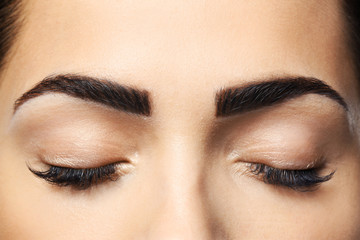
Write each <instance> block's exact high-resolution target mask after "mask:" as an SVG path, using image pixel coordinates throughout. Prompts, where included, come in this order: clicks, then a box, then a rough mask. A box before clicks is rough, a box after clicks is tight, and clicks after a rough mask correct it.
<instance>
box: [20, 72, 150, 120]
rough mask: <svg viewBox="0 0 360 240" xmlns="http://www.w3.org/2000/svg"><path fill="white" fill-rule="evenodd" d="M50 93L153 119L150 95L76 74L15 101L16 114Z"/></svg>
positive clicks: (48, 82) (51, 79)
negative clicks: (22, 107)
mask: <svg viewBox="0 0 360 240" xmlns="http://www.w3.org/2000/svg"><path fill="white" fill-rule="evenodd" d="M47 93H62V94H66V95H69V96H71V97H75V98H80V99H82V100H85V101H92V102H96V103H100V104H103V105H106V106H109V107H112V108H114V109H116V110H120V111H124V112H128V113H133V114H136V115H143V116H150V115H151V108H150V98H149V93H148V92H147V91H145V90H138V89H135V88H132V87H128V86H123V85H120V84H118V83H116V82H112V81H108V80H101V79H97V78H93V77H89V76H83V75H74V74H65V75H56V76H50V77H47V78H45V79H44V80H42V81H41V82H40V83H38V84H37V85H36V86H35V87H33V88H32V89H31V90H29V91H27V92H25V93H24V94H23V95H22V96H21V97H20V98H19V99H17V100H16V102H15V105H14V112H16V110H17V109H18V108H19V107H20V106H21V105H23V104H24V103H25V102H26V101H28V100H30V99H32V98H35V97H38V96H41V95H44V94H47Z"/></svg>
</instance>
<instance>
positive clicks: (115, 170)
mask: <svg viewBox="0 0 360 240" xmlns="http://www.w3.org/2000/svg"><path fill="white" fill-rule="evenodd" d="M123 165H129V163H124V162H120V163H112V164H108V165H105V166H101V167H96V168H67V167H59V166H50V168H49V169H48V170H45V171H36V170H34V169H31V168H30V167H28V168H29V170H30V171H31V172H32V173H33V174H35V175H36V176H37V177H40V178H42V179H44V180H45V181H47V182H49V183H51V184H54V185H57V186H60V187H66V186H70V187H73V188H75V189H77V190H85V189H88V188H89V187H91V186H94V185H97V184H100V183H103V182H106V181H116V180H118V179H119V177H121V176H123V175H125V174H126V167H125V168H124V166H123Z"/></svg>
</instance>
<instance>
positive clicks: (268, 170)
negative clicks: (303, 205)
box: [248, 163, 335, 192]
mask: <svg viewBox="0 0 360 240" xmlns="http://www.w3.org/2000/svg"><path fill="white" fill-rule="evenodd" d="M248 168H249V169H248V171H249V172H250V173H251V174H253V176H255V177H258V178H259V179H260V180H261V181H263V182H264V183H267V184H271V185H277V186H283V187H288V188H290V189H293V190H295V191H299V192H309V191H314V190H316V188H317V187H318V186H319V185H320V184H321V183H324V182H326V181H329V180H330V179H331V178H332V177H333V175H334V174H335V171H332V172H331V173H330V174H328V175H325V176H320V175H319V174H318V171H319V170H320V168H308V169H299V170H295V169H293V170H288V169H279V168H273V167H270V166H267V165H265V164H259V163H248Z"/></svg>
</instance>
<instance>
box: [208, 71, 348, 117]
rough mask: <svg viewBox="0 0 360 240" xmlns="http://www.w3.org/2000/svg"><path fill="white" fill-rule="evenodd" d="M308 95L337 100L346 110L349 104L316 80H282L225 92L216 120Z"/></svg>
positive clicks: (221, 94)
mask: <svg viewBox="0 0 360 240" xmlns="http://www.w3.org/2000/svg"><path fill="white" fill-rule="evenodd" d="M306 94H318V95H321V96H324V97H327V98H329V99H332V100H334V101H336V102H337V103H338V104H340V105H341V106H342V107H343V108H344V109H345V111H348V105H347V104H346V102H345V100H344V99H343V97H341V95H340V94H339V93H338V92H336V91H335V90H334V89H332V88H331V87H330V86H329V85H327V84H326V83H324V82H323V81H321V80H319V79H316V78H306V77H296V78H279V79H272V80H270V81H264V82H256V83H250V84H249V85H246V86H241V87H230V88H225V89H221V90H220V91H218V92H217V94H216V97H215V103H216V117H226V116H231V115H235V114H240V113H244V112H248V111H252V110H256V109H259V108H263V107H267V106H272V105H275V104H279V103H282V102H285V101H287V100H290V99H294V98H297V97H300V96H303V95H306Z"/></svg>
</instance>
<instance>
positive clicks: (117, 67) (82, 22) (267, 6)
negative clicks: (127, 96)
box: [15, 0, 349, 91]
mask: <svg viewBox="0 0 360 240" xmlns="http://www.w3.org/2000/svg"><path fill="white" fill-rule="evenodd" d="M25 14H26V19H27V20H26V22H25V25H24V27H23V34H22V35H21V37H20V39H19V41H18V46H19V47H18V48H17V49H18V51H17V52H18V54H17V56H21V59H20V58H19V59H18V60H16V59H15V61H17V63H18V64H21V66H22V72H23V73H26V77H27V78H29V76H31V77H33V78H34V80H33V81H35V78H36V80H37V81H38V80H40V78H43V77H45V76H47V75H49V74H53V73H59V72H60V73H62V72H86V73H89V72H90V73H93V74H102V75H104V74H108V75H110V76H115V77H119V78H122V79H124V81H128V79H131V80H129V81H130V83H131V84H135V85H137V84H141V85H142V86H144V87H147V86H146V85H147V84H148V85H149V86H154V84H160V85H161V83H162V81H161V79H166V82H167V83H169V81H170V82H171V83H172V84H179V85H181V84H183V85H188V83H189V81H192V84H193V85H194V86H195V88H196V84H195V83H194V81H193V80H195V79H196V80H197V81H196V82H197V84H198V85H199V86H202V85H204V84H206V85H209V84H212V83H214V84H215V82H216V84H218V85H219V86H221V85H227V84H232V83H237V84H239V80H240V81H247V80H248V79H254V78H261V77H263V76H267V75H272V74H274V75H276V74H285V75H306V76H313V77H317V78H320V79H324V80H325V81H330V82H329V83H330V84H331V85H332V86H334V87H335V88H338V89H339V88H340V91H342V90H341V88H344V84H339V79H344V78H345V77H344V74H345V75H346V73H347V72H349V71H348V70H349V69H348V65H349V64H344V62H346V61H347V54H346V48H345V44H344V39H343V38H344V34H343V27H342V26H343V23H342V16H341V11H340V3H339V1H336V0H332V1H328V0H326V1H325V0H324V1H319V0H307V1H286V0H252V1H235V0H234V1H157V0H154V1H116V0H109V1H98V0H89V1H81V0H73V1H62V0H53V1H35V0H30V1H28V3H27V4H26V11H25ZM15 57H16V55H15ZM17 74H21V72H17ZM24 77H25V76H24ZM20 78H22V77H20ZM152 79H156V82H153V81H152ZM144 80H146V81H144ZM214 87H215V86H214ZM344 91H345V89H344Z"/></svg>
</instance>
